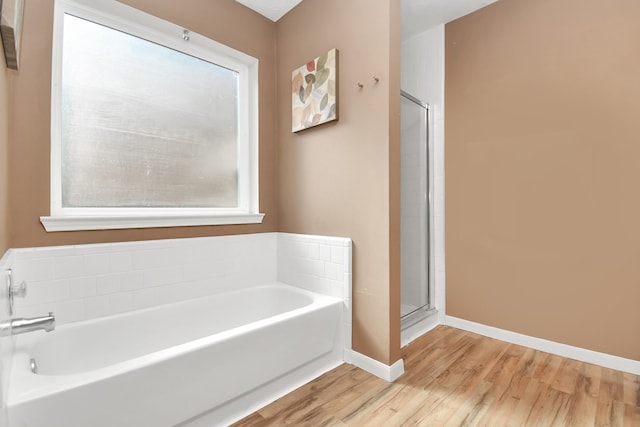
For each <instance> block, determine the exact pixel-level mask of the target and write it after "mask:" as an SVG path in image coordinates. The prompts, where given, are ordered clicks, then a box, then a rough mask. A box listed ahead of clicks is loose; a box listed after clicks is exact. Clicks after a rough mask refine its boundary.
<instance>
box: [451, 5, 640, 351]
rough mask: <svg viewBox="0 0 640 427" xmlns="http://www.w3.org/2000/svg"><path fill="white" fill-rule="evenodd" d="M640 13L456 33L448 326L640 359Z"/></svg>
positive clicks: (507, 20) (536, 20)
mask: <svg viewBox="0 0 640 427" xmlns="http://www.w3.org/2000/svg"><path fill="white" fill-rule="evenodd" d="M639 22H640V3H638V2H637V1H636V0H609V1H600V0H587V1H585V0H501V1H499V2H497V3H495V4H493V5H491V6H489V7H487V8H485V9H482V10H480V11H478V12H476V13H474V14H472V15H469V16H467V17H464V18H461V19H459V20H457V21H454V22H452V23H450V24H448V25H447V26H446V92H445V93H446V195H447V196H446V200H447V201H446V259H447V314H449V315H452V316H456V317H460V318H464V319H468V320H471V321H475V322H480V323H484V324H487V325H491V326H496V327H499V328H504V329H508V330H512V331H516V332H520V333H524V334H528V335H532V336H536V337H541V338H545V339H549V340H553V341H558V342H561V343H566V344H570V345H574V346H578V347H584V348H588V349H592V350H596V351H600V352H604V353H609V354H614V355H618V356H622V357H626V358H630V359H634V360H640V310H639V309H638V302H639V301H640V220H639V219H640V192H639V188H640V187H639V183H640V143H639V141H640V120H639V118H640V80H639V78H638V76H640V25H638V23H639Z"/></svg>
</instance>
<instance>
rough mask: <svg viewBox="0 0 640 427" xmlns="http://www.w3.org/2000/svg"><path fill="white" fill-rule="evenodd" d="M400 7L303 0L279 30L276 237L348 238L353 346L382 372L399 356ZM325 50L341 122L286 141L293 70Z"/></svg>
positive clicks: (381, 0) (386, 2)
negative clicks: (335, 60)
mask: <svg viewBox="0 0 640 427" xmlns="http://www.w3.org/2000/svg"><path fill="white" fill-rule="evenodd" d="M399 8H400V6H399V1H397V0H375V1H371V0H350V1H343V0H305V1H303V2H302V3H300V4H299V5H298V6H297V7H296V8H295V9H293V11H291V12H290V13H289V14H287V15H286V16H285V17H284V18H282V19H281V20H280V21H279V22H278V24H277V38H278V86H279V92H278V95H279V107H278V115H279V139H280V152H279V162H280V194H279V200H280V209H279V212H280V227H279V228H280V230H281V231H286V232H295V233H308V234H322V235H333V236H345V237H350V238H352V239H353V262H354V273H353V310H354V311H353V313H354V317H353V347H354V349H355V350H356V351H358V352H361V353H363V354H366V355H367V356H370V357H373V358H375V359H377V360H379V361H382V362H383V363H393V362H395V361H396V360H398V359H399V357H400V354H399V353H400V338H399V333H400V326H399V319H400V313H399V302H398V299H399V292H400V291H399V268H398V265H399V249H398V248H399V243H398V241H397V240H398V238H399V233H398V228H399V227H398V212H397V211H398V209H399V196H398V193H399V182H398V181H399V160H398V156H399V139H400V130H399V105H400V97H399V92H400V87H399V85H400V65H399V64H400V61H399V56H398V55H399V50H400V42H399V32H400V29H399V25H400V19H399V17H398V16H399ZM331 48H337V49H338V50H339V52H340V60H339V120H338V121H337V122H333V123H330V124H324V125H321V126H319V127H316V128H312V129H308V130H305V131H302V132H300V133H297V134H292V133H291V93H290V90H291V89H290V88H291V71H292V70H294V69H295V68H297V67H299V66H300V65H303V64H305V63H306V62H308V61H310V60H311V59H313V58H315V57H317V56H319V55H321V54H322V53H324V52H326V51H328V50H329V49H331ZM374 75H376V76H378V77H379V78H380V82H379V83H378V84H375V83H374V80H373V78H372V76H374ZM358 82H361V83H363V84H364V85H365V87H364V88H363V89H362V90H359V89H358V87H357V83H358Z"/></svg>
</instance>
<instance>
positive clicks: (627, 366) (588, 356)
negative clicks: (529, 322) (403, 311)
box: [444, 316, 640, 375]
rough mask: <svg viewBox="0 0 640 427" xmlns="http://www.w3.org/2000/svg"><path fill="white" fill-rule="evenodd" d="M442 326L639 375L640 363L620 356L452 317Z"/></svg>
mask: <svg viewBox="0 0 640 427" xmlns="http://www.w3.org/2000/svg"><path fill="white" fill-rule="evenodd" d="M444 324H445V325H447V326H451V327H454V328H457V329H463V330H465V331H469V332H474V333H476V334H480V335H484V336H487V337H490V338H495V339H498V340H501V341H506V342H510V343H512V344H517V345H521V346H524V347H529V348H533V349H535V350H540V351H544V352H547V353H552V354H556V355H558V356H562V357H567V358H569V359H575V360H579V361H581V362H587V363H591V364H594V365H599V366H603V367H605V368H610V369H615V370H618V371H623V372H627V373H630V374H633V375H640V361H636V360H633V359H627V358H624V357H620V356H614V355H612V354H607V353H600V352H597V351H593V350H588V349H586V348H581V347H575V346H572V345H568V344H562V343H559V342H555V341H549V340H545V339H542V338H536V337H532V336H530V335H524V334H520V333H518V332H512V331H508V330H506V329H500V328H496V327H493V326H488V325H484V324H482V323H476V322H472V321H470V320H464V319H460V318H457V317H453V316H445V322H444Z"/></svg>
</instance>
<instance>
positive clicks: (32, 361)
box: [29, 359, 38, 374]
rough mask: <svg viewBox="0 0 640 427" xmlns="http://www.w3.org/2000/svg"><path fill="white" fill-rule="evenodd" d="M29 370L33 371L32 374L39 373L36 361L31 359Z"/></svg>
mask: <svg viewBox="0 0 640 427" xmlns="http://www.w3.org/2000/svg"><path fill="white" fill-rule="evenodd" d="M29 368H30V369H31V372H33V373H34V374H37V373H38V365H37V364H36V359H31V360H30V361H29Z"/></svg>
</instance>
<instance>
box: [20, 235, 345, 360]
mask: <svg viewBox="0 0 640 427" xmlns="http://www.w3.org/2000/svg"><path fill="white" fill-rule="evenodd" d="M10 252H11V257H12V258H11V261H12V266H13V270H14V278H15V279H16V282H17V283H19V282H20V281H23V280H24V281H26V282H27V286H28V291H27V297H26V298H24V299H17V300H16V305H15V307H16V312H15V314H14V317H32V316H40V315H44V314H46V313H48V312H49V311H52V312H54V313H55V314H56V322H57V324H58V325H63V324H65V323H70V322H77V321H82V320H87V319H92V318H95V317H101V316H108V315H112V314H117V313H122V312H126V311H130V310H136V309H142V308H148V307H153V306H156V305H159V304H168V303H172V302H178V301H182V300H185V299H189V298H197V297H200V296H205V295H210V294H213V293H219V292H225V291H230V290H234V289H238V288H242V287H248V286H254V285H257V284H260V283H266V282H273V281H276V280H277V281H281V282H284V283H287V284H290V285H294V286H299V287H302V288H305V289H308V290H311V291H314V292H319V293H324V294H327V295H331V296H335V297H339V298H344V299H345V316H344V317H345V319H344V325H345V328H346V327H347V326H348V327H349V328H350V324H351V240H349V239H346V238H338V237H335V238H334V237H326V236H308V235H300V234H290V233H260V234H246V235H234V236H218V237H201V238H193V239H175V240H159V241H144V242H124V243H111V244H94V245H78V246H59V247H44V248H31V249H13V250H11V251H10ZM345 336H350V333H349V334H347V333H346V332H345ZM348 348H351V347H350V340H349V341H348Z"/></svg>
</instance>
